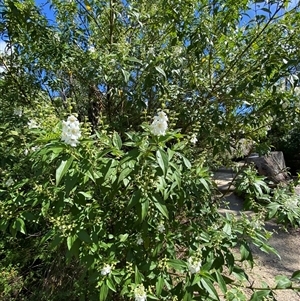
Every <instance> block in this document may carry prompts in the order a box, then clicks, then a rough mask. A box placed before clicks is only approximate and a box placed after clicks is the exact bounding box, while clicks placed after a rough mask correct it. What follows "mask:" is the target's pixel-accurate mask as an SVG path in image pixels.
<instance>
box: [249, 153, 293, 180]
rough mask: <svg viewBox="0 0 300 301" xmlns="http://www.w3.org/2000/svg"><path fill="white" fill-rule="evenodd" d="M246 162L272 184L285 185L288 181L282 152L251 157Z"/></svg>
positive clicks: (288, 177)
mask: <svg viewBox="0 0 300 301" xmlns="http://www.w3.org/2000/svg"><path fill="white" fill-rule="evenodd" d="M247 162H253V163H254V164H255V166H256V168H257V170H258V173H259V174H260V175H262V176H266V177H267V178H268V179H269V180H271V181H272V182H273V183H274V184H279V183H286V182H288V181H289V180H290V176H289V175H288V173H287V169H286V165H285V161H284V157H283V153H282V152H279V151H278V152H271V153H270V154H269V155H266V156H258V155H254V154H253V155H251V156H249V157H248V158H247Z"/></svg>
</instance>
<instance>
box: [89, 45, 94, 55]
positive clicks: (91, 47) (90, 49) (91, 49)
mask: <svg viewBox="0 0 300 301" xmlns="http://www.w3.org/2000/svg"><path fill="white" fill-rule="evenodd" d="M88 50H89V52H90V53H94V52H95V51H96V49H95V47H94V46H93V45H91V46H90V47H89V49H88Z"/></svg>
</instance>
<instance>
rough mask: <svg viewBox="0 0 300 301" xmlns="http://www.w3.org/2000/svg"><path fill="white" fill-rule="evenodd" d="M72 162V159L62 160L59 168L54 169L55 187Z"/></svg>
mask: <svg viewBox="0 0 300 301" xmlns="http://www.w3.org/2000/svg"><path fill="white" fill-rule="evenodd" d="M72 162H73V157H69V159H68V160H62V161H61V163H60V165H59V167H58V168H57V169H56V175H55V178H56V186H58V184H59V183H60V181H61V179H62V177H63V176H64V175H65V174H66V172H67V171H68V169H69V167H70V166H71V164H72Z"/></svg>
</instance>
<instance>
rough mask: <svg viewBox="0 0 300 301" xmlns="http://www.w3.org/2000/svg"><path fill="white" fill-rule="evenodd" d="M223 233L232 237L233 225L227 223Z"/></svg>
mask: <svg viewBox="0 0 300 301" xmlns="http://www.w3.org/2000/svg"><path fill="white" fill-rule="evenodd" d="M223 232H224V233H226V234H227V235H231V225H230V224H229V223H226V224H225V226H224V227H223Z"/></svg>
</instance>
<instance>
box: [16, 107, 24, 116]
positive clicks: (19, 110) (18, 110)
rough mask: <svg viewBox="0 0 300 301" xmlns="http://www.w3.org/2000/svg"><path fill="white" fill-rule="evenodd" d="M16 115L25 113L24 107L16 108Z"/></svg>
mask: <svg viewBox="0 0 300 301" xmlns="http://www.w3.org/2000/svg"><path fill="white" fill-rule="evenodd" d="M14 115H16V116H19V117H21V116H22V115H23V110H22V108H20V107H19V108H15V109H14Z"/></svg>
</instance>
